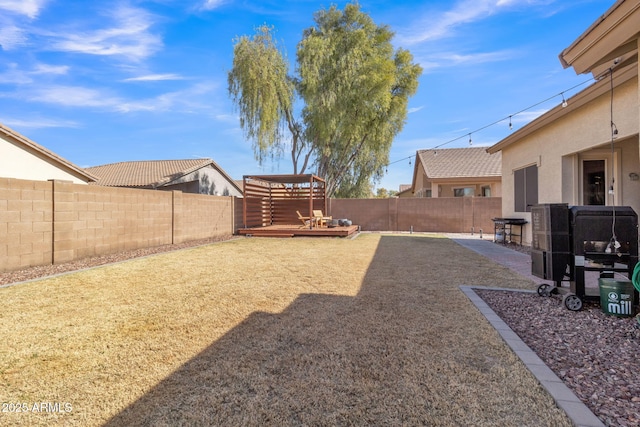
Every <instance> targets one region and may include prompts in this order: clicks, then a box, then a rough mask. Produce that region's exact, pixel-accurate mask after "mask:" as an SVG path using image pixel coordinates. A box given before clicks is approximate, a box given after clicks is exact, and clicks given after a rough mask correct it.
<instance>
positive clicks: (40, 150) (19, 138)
mask: <svg viewBox="0 0 640 427" xmlns="http://www.w3.org/2000/svg"><path fill="white" fill-rule="evenodd" d="M0 134H1V135H2V136H5V137H7V138H9V139H10V140H11V141H13V142H15V143H17V144H18V145H19V146H22V147H23V148H24V149H26V150H27V151H30V152H33V153H34V154H36V155H38V156H41V157H43V158H44V159H45V160H48V161H49V162H51V163H53V164H54V165H56V166H57V167H59V168H61V169H64V170H67V171H68V172H69V173H71V174H72V175H78V176H79V178H81V179H83V180H84V181H87V182H90V181H95V180H96V179H97V177H96V176H94V175H92V174H91V173H89V172H87V171H86V170H84V169H82V168H81V167H79V166H76V165H74V164H73V163H71V162H70V161H68V160H66V159H64V158H62V157H60V156H58V155H57V154H56V153H54V152H53V151H49V150H47V149H46V148H44V147H43V146H42V145H40V144H38V143H36V142H34V141H32V140H30V139H29V138H27V137H26V136H24V135H22V134H20V133H18V132H16V131H14V130H13V129H11V128H9V127H7V126H5V125H3V124H2V123H0Z"/></svg>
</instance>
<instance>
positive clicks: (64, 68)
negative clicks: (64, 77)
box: [30, 64, 69, 75]
mask: <svg viewBox="0 0 640 427" xmlns="http://www.w3.org/2000/svg"><path fill="white" fill-rule="evenodd" d="M68 71H69V66H68V65H48V64H37V65H36V66H35V68H34V69H33V71H31V72H30V74H59V75H60V74H67V72H68Z"/></svg>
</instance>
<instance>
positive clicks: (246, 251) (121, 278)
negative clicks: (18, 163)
mask: <svg viewBox="0 0 640 427" xmlns="http://www.w3.org/2000/svg"><path fill="white" fill-rule="evenodd" d="M462 284H465V285H482V286H500V287H517V288H523V287H527V288H532V287H533V285H532V283H530V282H527V281H523V279H521V278H517V276H515V275H514V274H513V273H511V272H510V271H508V270H507V269H505V268H503V267H501V266H498V265H496V264H494V263H492V262H491V261H488V260H487V259H485V258H483V257H482V256H480V255H478V254H476V253H474V252H471V251H469V250H466V249H464V248H462V247H461V246H459V245H457V244H456V243H455V242H453V241H451V240H448V239H445V238H437V237H436V236H425V235H403V236H393V235H376V234H364V235H361V236H359V237H358V238H356V239H353V240H351V239H325V238H321V239H318V238H315V239H314V238H295V239H258V238H248V239H240V240H234V241H231V242H226V243H220V244H213V245H208V246H203V247H199V248H195V249H190V250H184V251H179V252H172V253H166V254H162V255H156V256H152V257H149V258H144V259H137V260H132V261H128V262H124V263H120V264H114V265H109V266H103V267H99V268H95V269H91V270H88V271H83V272H77V273H72V274H68V275H64V276H60V277H56V278H50V279H44V280H40V281H36V282H30V283H25V284H20V285H16V286H12V287H8V288H4V289H0V301H2V307H1V310H0V333H1V334H2V341H0V400H1V401H2V402H3V407H2V412H0V425H25V426H31V425H55V424H58V425H81V426H90V425H103V424H106V425H109V426H120V425H122V426H125V425H126V426H129V425H167V426H169V425H171V426H173V425H225V426H231V425H234V426H237V425H278V426H280V425H438V426H447V425H459V426H471V425H474V426H483V425H485V426H494V425H513V426H516V425H517V426H540V425H554V426H563V425H566V426H569V425H571V424H570V422H569V420H568V419H567V418H566V416H565V415H564V413H563V412H562V411H561V410H559V409H558V408H556V406H555V405H554V403H553V400H552V399H551V398H550V397H549V396H548V395H547V394H546V393H545V392H544V390H543V389H542V387H541V386H540V385H539V384H538V383H537V381H536V380H535V378H534V377H533V376H532V375H531V374H530V373H529V372H528V371H527V370H526V369H525V367H524V365H523V364H522V363H521V362H520V360H519V359H517V358H516V357H515V356H514V355H513V353H512V352H511V351H510V350H509V349H508V348H507V346H506V345H505V344H504V343H503V342H502V341H501V339H500V338H499V336H498V334H497V333H496V332H495V331H494V330H493V329H492V328H491V327H490V326H489V324H488V323H487V322H486V321H485V320H484V318H483V317H482V316H481V315H480V314H479V313H478V312H477V310H476V309H475V308H474V306H473V305H472V304H471V303H470V302H469V301H468V300H467V298H466V297H465V296H464V295H463V294H462V293H461V292H460V291H459V289H458V286H459V285H462ZM16 404H19V405H20V408H21V409H27V411H26V412H21V413H15V412H6V411H15V410H16V408H17V406H16ZM36 410H37V411H36Z"/></svg>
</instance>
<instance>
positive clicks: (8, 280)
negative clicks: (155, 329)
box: [0, 235, 234, 286]
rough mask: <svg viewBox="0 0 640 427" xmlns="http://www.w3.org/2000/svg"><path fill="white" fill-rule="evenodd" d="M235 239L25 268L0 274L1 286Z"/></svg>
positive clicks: (211, 239)
mask: <svg viewBox="0 0 640 427" xmlns="http://www.w3.org/2000/svg"><path fill="white" fill-rule="evenodd" d="M232 238H234V237H233V236H231V235H228V236H218V237H211V238H208V239H201V240H193V241H190V242H185V243H178V244H175V245H161V246H155V247H152V248H143V249H136V250H131V251H125V252H118V253H114V254H109V255H100V256H95V257H88V258H83V259H79V260H76V261H71V262H65V263H62V264H55V265H41V266H37V267H30V268H24V269H21V270H14V271H7V272H0V286H3V285H9V284H12V283H19V282H24V281H27V280H34V279H39V278H42V277H47V276H53V275H56V274H62V273H66V272H70V271H77V270H82V269H85V268H91V267H97V266H100V265H106V264H112V263H114V262H120V261H126V260H128V259H133V258H140V257H143V256H149V255H154V254H159V253H163V252H171V251H176V250H179V249H185V248H191V247H195V246H200V245H207V244H210V243H216V242H221V241H224V240H230V239H232Z"/></svg>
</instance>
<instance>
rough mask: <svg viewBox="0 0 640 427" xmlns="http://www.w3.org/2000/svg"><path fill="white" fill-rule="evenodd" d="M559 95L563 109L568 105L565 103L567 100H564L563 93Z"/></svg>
mask: <svg viewBox="0 0 640 427" xmlns="http://www.w3.org/2000/svg"><path fill="white" fill-rule="evenodd" d="M560 95H561V96H562V108H565V107H566V106H567V105H569V104H568V103H567V100H566V99H564V92H561V93H560Z"/></svg>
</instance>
